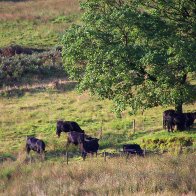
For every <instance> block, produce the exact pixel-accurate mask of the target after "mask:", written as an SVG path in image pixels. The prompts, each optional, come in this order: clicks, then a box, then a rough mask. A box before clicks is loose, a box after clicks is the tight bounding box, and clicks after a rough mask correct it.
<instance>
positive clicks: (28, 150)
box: [26, 144, 31, 162]
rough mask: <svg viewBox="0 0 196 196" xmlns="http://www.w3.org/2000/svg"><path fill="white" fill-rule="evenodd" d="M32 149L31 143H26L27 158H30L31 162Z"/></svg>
mask: <svg viewBox="0 0 196 196" xmlns="http://www.w3.org/2000/svg"><path fill="white" fill-rule="evenodd" d="M30 151H31V149H30V147H29V145H28V144H26V153H27V159H29V160H30V162H31V155H30Z"/></svg>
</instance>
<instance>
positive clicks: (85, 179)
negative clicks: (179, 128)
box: [0, 154, 196, 195]
mask: <svg viewBox="0 0 196 196" xmlns="http://www.w3.org/2000/svg"><path fill="white" fill-rule="evenodd" d="M195 161H196V157H195V155H193V154H189V155H182V156H176V157H174V156H170V155H169V154H167V155H164V156H151V157H146V158H139V157H134V158H131V159H129V160H128V161H127V162H126V161H125V159H124V158H113V159H110V160H109V159H108V160H107V162H104V161H103V158H98V159H96V161H95V160H94V159H87V161H85V162H83V161H75V162H71V163H70V164H69V165H66V163H64V162H44V163H41V162H37V163H33V164H32V165H31V164H28V165H26V164H24V163H20V162H15V163H14V162H13V163H4V164H3V165H1V166H0V171H1V172H3V174H2V176H1V177H2V178H1V179H2V180H1V182H2V183H3V184H4V189H1V191H3V192H4V193H5V194H8V195H13V194H15V195H24V194H27V195H28V194H32V195H37V194H44V195H130V194H136V193H138V194H140V193H141V194H143V195H144V194H147V195H148V194H152V193H154V194H157V195H170V194H172V195H181V194H186V195H187V194H188V195H193V194H194V193H196V186H195V184H196V178H195V176H196V170H195V167H194V164H195ZM7 166H9V168H10V169H8V170H9V171H6V172H5V169H6V168H7ZM8 180H9V183H6V182H7V181H8Z"/></svg>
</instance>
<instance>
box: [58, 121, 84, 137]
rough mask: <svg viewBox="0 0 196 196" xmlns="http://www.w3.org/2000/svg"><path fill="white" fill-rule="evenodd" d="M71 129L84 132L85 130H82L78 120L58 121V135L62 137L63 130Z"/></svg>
mask: <svg viewBox="0 0 196 196" xmlns="http://www.w3.org/2000/svg"><path fill="white" fill-rule="evenodd" d="M70 131H75V132H79V133H84V130H82V129H81V128H80V126H79V125H78V124H77V123H76V122H73V121H62V120H59V121H57V126H56V134H57V135H58V137H60V135H61V132H70Z"/></svg>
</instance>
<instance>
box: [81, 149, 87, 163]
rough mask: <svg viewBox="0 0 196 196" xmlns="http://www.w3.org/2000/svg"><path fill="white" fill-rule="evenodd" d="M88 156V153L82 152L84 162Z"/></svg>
mask: <svg viewBox="0 0 196 196" xmlns="http://www.w3.org/2000/svg"><path fill="white" fill-rule="evenodd" d="M86 155H87V153H86V152H84V151H83V152H82V158H83V161H85V159H86Z"/></svg>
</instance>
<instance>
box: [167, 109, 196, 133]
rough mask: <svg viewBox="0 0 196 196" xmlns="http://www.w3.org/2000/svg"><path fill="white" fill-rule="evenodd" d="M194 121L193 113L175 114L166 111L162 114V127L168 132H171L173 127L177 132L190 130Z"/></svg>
mask: <svg viewBox="0 0 196 196" xmlns="http://www.w3.org/2000/svg"><path fill="white" fill-rule="evenodd" d="M195 119H196V112H194V113H177V112H176V111H175V110H166V111H164V112H163V127H164V128H165V129H166V128H167V129H168V132H170V131H171V132H173V130H174V126H176V127H177V130H179V131H182V130H185V129H188V130H190V126H191V125H193V123H194V120H195Z"/></svg>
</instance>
